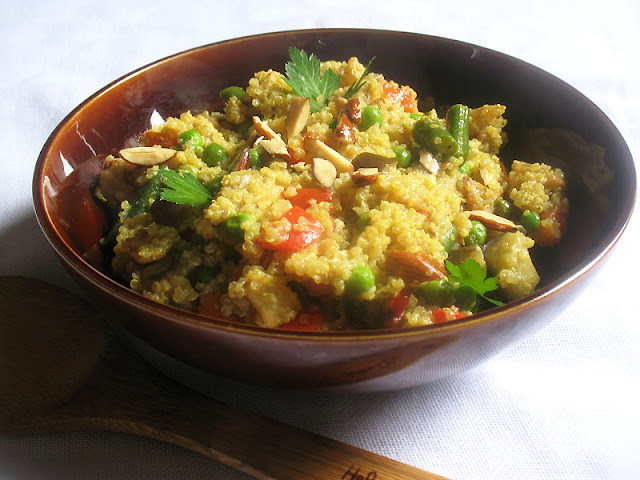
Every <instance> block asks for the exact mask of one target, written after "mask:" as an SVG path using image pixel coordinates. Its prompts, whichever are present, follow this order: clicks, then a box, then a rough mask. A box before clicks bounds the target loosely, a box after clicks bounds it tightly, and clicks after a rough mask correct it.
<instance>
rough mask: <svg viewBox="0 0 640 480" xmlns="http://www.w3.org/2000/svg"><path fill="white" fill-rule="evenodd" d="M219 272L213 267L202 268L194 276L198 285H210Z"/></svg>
mask: <svg viewBox="0 0 640 480" xmlns="http://www.w3.org/2000/svg"><path fill="white" fill-rule="evenodd" d="M218 273H219V270H218V269H216V268H212V267H207V266H202V267H200V268H198V269H197V270H196V272H195V275H194V277H193V278H194V280H195V281H196V283H209V282H210V281H211V280H214V279H215V278H216V277H217V276H218Z"/></svg>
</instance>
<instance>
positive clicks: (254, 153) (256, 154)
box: [249, 148, 264, 169]
mask: <svg viewBox="0 0 640 480" xmlns="http://www.w3.org/2000/svg"><path fill="white" fill-rule="evenodd" d="M263 165H264V156H263V155H262V153H260V151H259V150H258V149H257V148H250V149H249V168H254V169H258V168H261V167H262V166H263Z"/></svg>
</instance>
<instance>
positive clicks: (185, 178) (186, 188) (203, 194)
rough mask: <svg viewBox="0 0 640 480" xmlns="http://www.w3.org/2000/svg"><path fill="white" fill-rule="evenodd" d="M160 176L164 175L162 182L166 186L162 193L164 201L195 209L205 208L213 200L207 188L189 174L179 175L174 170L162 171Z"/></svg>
mask: <svg viewBox="0 0 640 480" xmlns="http://www.w3.org/2000/svg"><path fill="white" fill-rule="evenodd" d="M158 175H162V182H163V183H164V184H165V185H166V188H163V189H162V191H161V192H160V198H161V199H162V200H166V201H167V202H171V203H177V204H178V205H191V206H194V207H204V206H205V205H207V204H209V203H211V201H212V200H213V196H212V195H211V193H209V190H207V187H205V186H204V185H203V184H201V183H200V182H199V181H198V179H197V178H196V177H194V176H193V175H192V174H191V173H189V172H182V174H179V173H178V172H175V171H173V170H160V171H159V172H158Z"/></svg>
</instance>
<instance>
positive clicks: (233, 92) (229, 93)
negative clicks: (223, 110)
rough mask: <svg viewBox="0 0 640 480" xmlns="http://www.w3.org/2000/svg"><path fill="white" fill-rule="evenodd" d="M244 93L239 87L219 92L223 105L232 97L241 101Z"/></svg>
mask: <svg viewBox="0 0 640 480" xmlns="http://www.w3.org/2000/svg"><path fill="white" fill-rule="evenodd" d="M244 93H245V92H244V90H243V89H242V88H240V87H227V88H224V89H223V90H222V91H221V92H220V97H221V98H222V99H223V100H224V101H225V103H226V102H228V101H229V100H231V98H232V97H237V98H238V100H240V101H243V100H244Z"/></svg>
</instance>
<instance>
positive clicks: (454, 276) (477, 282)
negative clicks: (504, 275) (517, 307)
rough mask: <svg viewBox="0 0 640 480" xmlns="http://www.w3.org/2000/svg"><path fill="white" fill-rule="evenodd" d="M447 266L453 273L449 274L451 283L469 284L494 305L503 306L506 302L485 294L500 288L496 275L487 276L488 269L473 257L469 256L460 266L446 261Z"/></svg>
mask: <svg viewBox="0 0 640 480" xmlns="http://www.w3.org/2000/svg"><path fill="white" fill-rule="evenodd" d="M445 266H446V267H447V270H448V271H449V273H450V274H451V275H449V277H448V279H449V283H451V284H457V285H458V286H468V287H471V288H473V290H474V291H475V292H476V293H477V294H478V295H480V296H481V297H482V298H484V299H485V300H487V301H488V302H491V303H493V304H494V305H497V306H501V305H504V303H502V302H500V301H499V300H493V299H491V298H488V297H486V296H485V295H484V294H485V293H487V292H492V291H494V290H497V289H498V282H497V281H496V279H495V278H494V277H489V278H487V270H486V269H484V268H482V267H481V266H480V264H479V263H478V262H476V261H475V260H474V259H472V258H467V259H466V260H465V261H464V262H462V263H461V264H460V265H459V266H458V265H455V264H453V263H451V262H450V261H448V260H447V261H446V262H445Z"/></svg>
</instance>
